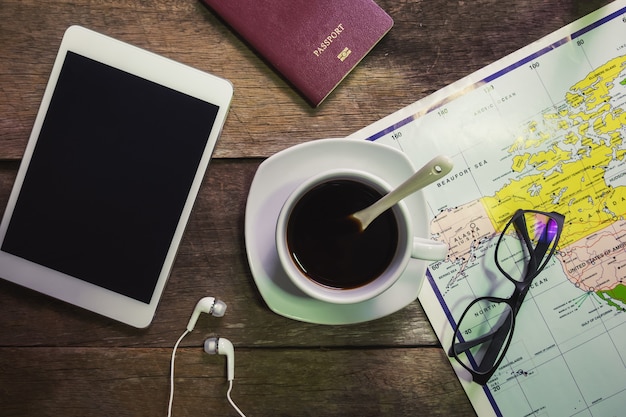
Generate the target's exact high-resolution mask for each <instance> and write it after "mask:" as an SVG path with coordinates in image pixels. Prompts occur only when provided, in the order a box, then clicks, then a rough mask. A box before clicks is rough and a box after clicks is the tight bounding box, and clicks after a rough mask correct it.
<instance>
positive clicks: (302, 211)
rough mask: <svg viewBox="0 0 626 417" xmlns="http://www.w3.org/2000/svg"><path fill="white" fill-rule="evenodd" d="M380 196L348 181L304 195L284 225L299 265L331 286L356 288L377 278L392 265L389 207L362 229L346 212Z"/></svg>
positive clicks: (393, 229) (393, 232)
mask: <svg viewBox="0 0 626 417" xmlns="http://www.w3.org/2000/svg"><path fill="white" fill-rule="evenodd" d="M381 197H382V194H381V193H379V192H378V191H376V190H374V189H373V188H371V187H369V186H367V185H365V184H362V183H359V182H356V181H351V180H332V181H328V182H326V183H323V184H320V185H318V186H316V187H315V188H313V189H312V190H310V191H309V192H308V193H307V194H305V195H304V196H303V197H302V198H301V199H300V200H299V201H298V202H297V203H296V205H295V207H294V209H293V211H292V213H291V216H290V218H289V222H288V224H287V245H288V246H289V251H290V252H291V256H292V257H293V259H294V261H295V262H296V264H297V265H298V266H299V268H300V269H301V270H302V271H303V272H304V273H305V274H306V275H307V276H308V277H309V278H310V279H312V280H314V281H316V282H318V283H319V284H322V285H325V286H328V287H333V288H345V289H347V288H355V287H359V286H362V285H365V284H367V283H368V282H371V281H372V280H374V279H375V278H377V277H378V276H379V275H380V274H381V273H382V272H383V271H384V270H385V269H387V267H388V266H389V264H390V263H391V261H392V259H393V257H394V255H395V253H396V247H397V244H398V225H397V222H396V219H395V216H394V215H393V212H392V211H391V209H389V210H387V211H386V212H384V213H383V214H381V215H380V216H379V217H378V218H376V219H375V220H374V221H373V222H372V223H371V224H370V225H369V226H368V227H367V228H366V229H365V230H364V231H361V230H360V229H359V227H358V225H357V224H356V223H354V222H353V221H351V220H350V219H349V218H348V216H349V215H350V214H352V213H354V212H356V211H359V210H361V209H363V208H365V207H367V206H369V205H371V204H372V203H374V202H375V201H377V200H378V199H380V198H381Z"/></svg>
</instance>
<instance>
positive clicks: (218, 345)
mask: <svg viewBox="0 0 626 417" xmlns="http://www.w3.org/2000/svg"><path fill="white" fill-rule="evenodd" d="M204 351H205V352H206V353H209V354H211V355H215V354H216V353H217V354H218V355H225V356H226V369H227V371H226V377H227V379H228V380H229V381H232V380H233V379H235V348H234V347H233V344H232V343H231V342H230V340H228V339H226V338H224V337H210V338H208V339H207V340H205V341H204Z"/></svg>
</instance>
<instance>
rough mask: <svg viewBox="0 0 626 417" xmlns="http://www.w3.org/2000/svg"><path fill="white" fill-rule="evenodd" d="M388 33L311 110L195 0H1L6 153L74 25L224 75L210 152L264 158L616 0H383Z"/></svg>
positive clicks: (25, 128) (419, 93)
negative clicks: (223, 97)
mask: <svg viewBox="0 0 626 417" xmlns="http://www.w3.org/2000/svg"><path fill="white" fill-rule="evenodd" d="M378 3H379V4H380V5H381V6H382V7H383V8H384V9H385V10H387V11H388V13H389V14H390V15H391V16H392V18H393V19H394V21H395V25H394V27H393V29H392V30H391V32H390V33H389V34H388V35H387V36H386V37H385V38H384V39H383V40H382V42H381V43H380V44H379V45H378V46H376V47H375V48H374V49H373V50H372V52H371V53H370V54H369V55H368V56H367V57H366V58H365V59H364V60H363V62H362V63H361V64H360V65H359V66H358V67H357V68H356V69H355V70H354V71H353V72H352V73H351V74H350V75H349V76H348V77H347V78H346V79H345V80H344V82H343V83H342V84H341V85H340V86H339V88H338V89H337V90H336V91H335V92H333V93H332V94H331V95H330V97H329V98H328V99H327V100H326V101H325V102H324V103H323V104H322V106H320V107H319V108H317V109H312V108H311V107H310V106H308V105H307V104H306V103H305V102H304V100H303V99H302V98H300V97H299V96H298V94H297V93H295V92H294V91H293V90H292V89H291V88H290V87H289V85H288V84H286V83H285V82H284V81H283V80H282V79H281V78H280V77H279V76H278V75H276V73H275V72H273V71H272V70H271V69H270V68H269V67H268V65H267V64H266V63H265V62H263V60H262V59H260V58H259V57H258V56H256V55H255V54H254V53H253V52H252V51H251V50H250V49H249V48H248V47H247V46H246V44H244V43H243V42H242V41H241V40H240V39H239V38H238V37H237V36H236V35H234V34H233V33H232V32H231V31H230V30H229V29H228V27H226V26H225V25H224V24H223V23H222V22H221V21H220V20H219V19H218V18H217V17H215V16H214V15H213V14H212V13H211V12H209V11H208V10H207V9H206V8H204V7H203V6H202V5H201V4H200V3H199V2H195V1H193V0H173V1H152V2H148V1H132V0H114V1H109V2H92V1H86V0H83V1H55V2H47V3H45V5H42V3H41V2H38V1H34V0H3V2H2V3H1V4H0V21H2V25H1V27H0V51H1V53H2V57H3V59H2V60H1V61H0V115H1V116H0V135H1V136H0V141H1V142H2V144H1V145H0V159H19V158H20V157H21V155H22V153H23V150H24V147H25V145H26V141H27V139H28V136H29V134H30V129H31V127H32V124H33V121H34V118H35V114H36V112H37V109H38V106H39V101H40V100H41V96H42V95H43V90H44V88H45V85H46V82H47V77H48V74H49V72H50V70H51V68H52V62H53V60H54V57H55V55H56V50H57V48H58V45H59V43H60V40H61V37H62V35H63V31H64V30H65V29H66V28H67V27H68V26H69V25H72V24H79V25H83V26H86V27H88V28H91V29H94V30H97V31H100V32H103V33H105V34H108V35H110V36H113V37H116V38H118V39H120V40H122V41H126V42H129V43H132V44H134V45H137V46H139V47H141V48H145V49H148V50H150V51H152V52H155V53H158V54H161V55H164V56H166V57H168V58H172V59H175V60H178V61H181V62H182V63H185V64H188V65H191V66H193V67H196V68H199V69H201V70H204V71H208V72H211V73H214V74H216V75H218V76H221V77H224V78H227V79H229V80H231V81H232V82H233V83H234V86H235V97H234V100H233V103H232V108H231V111H230V115H229V117H228V120H227V122H226V125H225V128H224V133H223V135H222V138H221V139H220V141H219V142H218V144H217V147H216V149H215V156H216V157H218V158H222V157H267V156H269V155H272V154H273V153H275V152H277V151H279V150H282V149H285V148H287V147H289V146H291V145H294V144H297V143H302V142H305V141H309V140H314V139H321V138H327V137H342V136H346V135H349V134H350V133H352V132H354V131H356V130H358V129H360V128H362V127H364V126H367V125H368V124H370V123H372V122H374V121H376V120H378V119H380V118H382V117H383V116H386V115H387V114H389V113H392V112H393V111H395V110H398V109H400V108H402V107H404V106H406V105H408V104H410V103H412V102H414V101H417V100H418V99H420V98H423V97H425V96H427V95H428V94H431V93H433V92H434V91H436V90H438V89H440V88H442V87H444V86H446V85H447V84H449V83H451V82H454V81H456V80H458V79H460V78H462V77H464V76H466V75H468V74H470V73H472V72H474V71H476V70H478V69H480V68H481V67H483V66H485V65H487V64H490V63H492V62H493V61H495V60H497V59H499V58H502V57H504V56H505V55H507V54H509V53H511V52H513V51H515V50H517V49H519V48H521V47H523V46H525V45H526V44H528V43H531V42H533V41H535V40H537V39H539V38H540V37H542V36H545V35H547V34H549V33H550V32H552V31H554V30H556V29H558V28H560V27H561V26H563V25H565V24H567V23H570V22H572V21H573V20H575V19H576V18H579V17H582V16H583V15H585V14H587V13H588V12H590V11H592V10H595V9H597V8H598V7H600V6H602V5H604V4H607V3H609V1H608V0H592V1H587V0H586V1H583V0H540V1H533V2H528V1H521V0H480V1H461V0H437V1H419V0H416V1H392V0H384V1H383V0H381V1H379V2H378Z"/></svg>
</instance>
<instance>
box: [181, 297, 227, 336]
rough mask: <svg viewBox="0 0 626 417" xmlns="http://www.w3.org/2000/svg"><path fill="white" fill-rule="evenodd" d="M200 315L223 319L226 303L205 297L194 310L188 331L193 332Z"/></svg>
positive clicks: (188, 324)
mask: <svg viewBox="0 0 626 417" xmlns="http://www.w3.org/2000/svg"><path fill="white" fill-rule="evenodd" d="M200 313H207V314H211V315H213V316H214V317H222V316H223V315H224V313H226V303H224V302H223V301H222V300H217V299H215V298H214V297H204V298H202V299H200V301H198V303H197V304H196V307H195V308H194V309H193V313H192V314H191V318H190V319H189V323H187V330H188V331H192V330H193V328H194V327H195V326H196V322H197V321H198V317H200Z"/></svg>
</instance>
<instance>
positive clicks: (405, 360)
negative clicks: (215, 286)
mask: <svg viewBox="0 0 626 417" xmlns="http://www.w3.org/2000/svg"><path fill="white" fill-rule="evenodd" d="M54 342H55V341H53V340H51V341H50V343H51V344H54ZM170 355H171V350H170V349H166V348H129V349H122V348H117V349H108V348H58V347H39V348H0V371H1V372H0V409H1V410H2V415H3V416H6V417H11V416H24V415H29V416H34V415H40V416H52V415H63V416H66V417H71V416H80V417H83V416H90V417H98V416H103V417H104V416H106V417H110V416H116V417H124V416H129V417H130V416H132V417H139V416H158V415H166V410H167V401H168V396H169V383H170V380H169V364H170ZM175 364H176V368H175V392H174V403H173V415H174V416H198V415H222V416H229V415H235V412H234V411H233V410H232V409H231V408H230V405H229V404H228V403H227V401H226V390H227V383H226V379H225V365H224V364H225V358H224V357H223V356H222V357H217V356H212V355H208V354H206V353H204V352H203V350H202V348H201V347H200V345H198V346H196V347H193V348H191V347H190V348H185V349H181V350H180V351H178V353H177V357H176V362H175ZM235 364H236V367H235V368H236V369H235V381H234V388H233V392H232V397H233V399H234V401H235V402H236V404H237V405H238V406H239V407H240V408H241V409H242V411H244V412H245V413H246V414H247V415H248V416H296V415H297V416H356V415H358V416H364V417H366V416H381V415H387V416H415V415H424V416H451V415H454V416H459V417H463V416H474V415H475V414H474V411H473V409H472V408H471V406H470V404H469V401H468V400H467V398H466V397H465V394H464V392H463V391H462V389H461V386H460V384H459V382H458V380H456V377H455V376H454V375H453V372H452V368H451V367H450V366H449V364H447V359H446V358H445V357H444V355H443V353H442V352H441V351H440V350H439V349H430V348H412V349H331V350H326V349H296V350H293V349H249V348H239V347H236V353H235Z"/></svg>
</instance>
